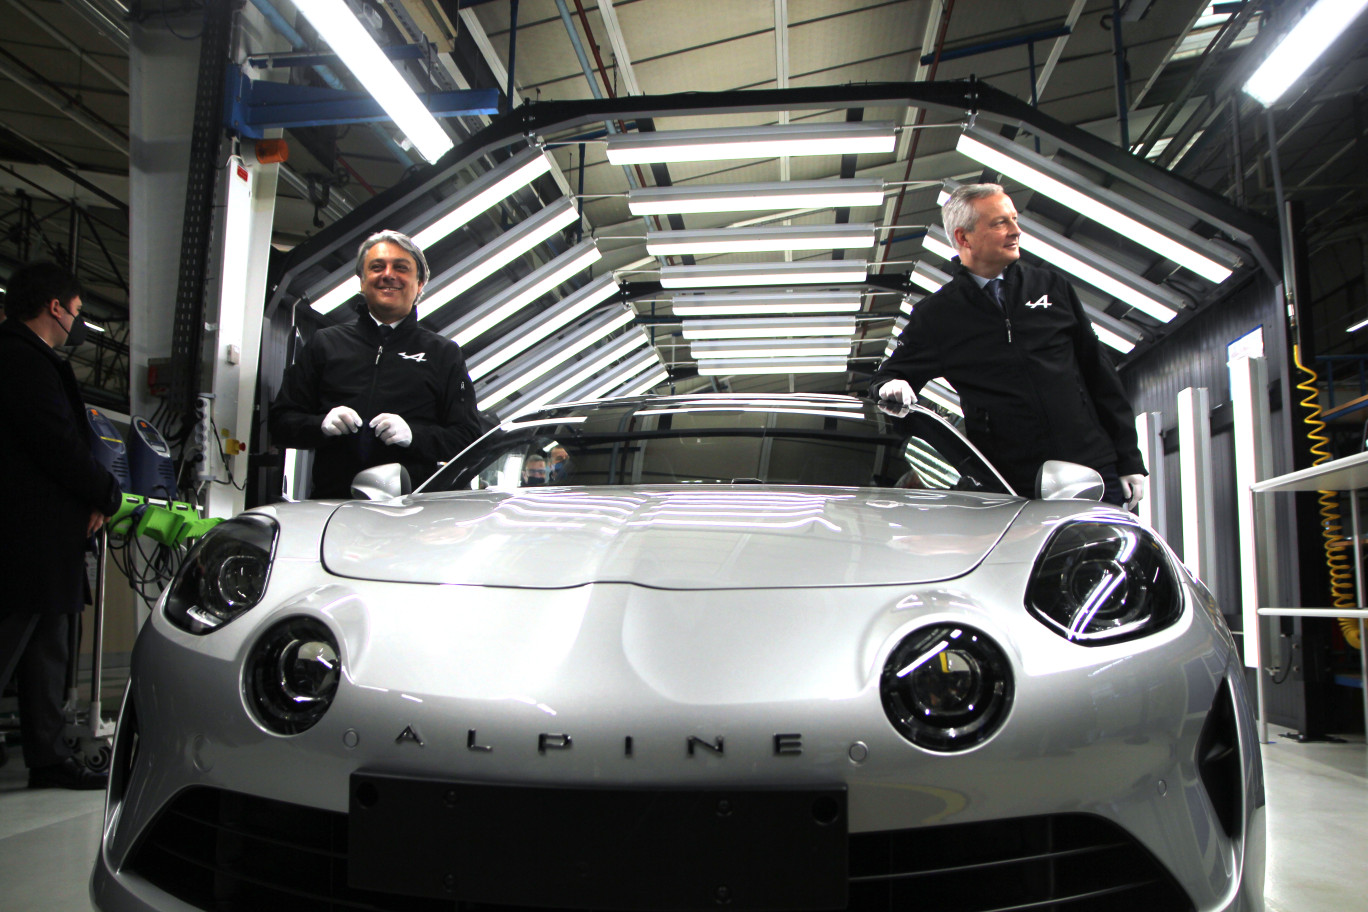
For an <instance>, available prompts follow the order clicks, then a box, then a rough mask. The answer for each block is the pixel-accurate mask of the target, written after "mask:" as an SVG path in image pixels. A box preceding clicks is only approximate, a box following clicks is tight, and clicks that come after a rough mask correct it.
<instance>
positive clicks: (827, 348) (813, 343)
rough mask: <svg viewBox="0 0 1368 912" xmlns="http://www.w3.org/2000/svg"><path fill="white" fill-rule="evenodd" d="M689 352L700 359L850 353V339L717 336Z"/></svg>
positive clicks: (694, 346)
mask: <svg viewBox="0 0 1368 912" xmlns="http://www.w3.org/2000/svg"><path fill="white" fill-rule="evenodd" d="M689 353H690V354H691V355H693V357H694V358H695V359H697V360H699V361H703V360H706V359H716V358H830V357H838V356H839V357H848V356H849V355H850V339H848V338H847V339H840V338H835V337H829V336H818V337H816V338H811V339H726V340H722V339H717V340H707V341H702V342H695V343H693V344H692V345H690V346H689Z"/></svg>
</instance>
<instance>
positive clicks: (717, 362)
mask: <svg viewBox="0 0 1368 912" xmlns="http://www.w3.org/2000/svg"><path fill="white" fill-rule="evenodd" d="M847 367H848V362H847V360H846V359H845V358H844V357H840V358H713V359H709V360H707V361H699V362H698V372H699V373H700V374H702V375H704V376H714V377H715V376H718V375H722V374H833V373H840V372H842V371H844V370H846V369H847Z"/></svg>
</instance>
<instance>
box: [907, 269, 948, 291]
mask: <svg viewBox="0 0 1368 912" xmlns="http://www.w3.org/2000/svg"><path fill="white" fill-rule="evenodd" d="M908 278H909V279H911V280H912V281H913V283H915V284H917V285H920V286H921V287H922V288H925V289H926V290H927V291H929V292H932V293H933V294H934V293H935V292H937V291H940V290H941V286H942V285H944V284H945V283H946V282H949V281H950V276H948V275H946V274H945V273H943V272H941V271H940V270H939V269H937V268H936V267H934V266H929V265H927V264H926V263H918V264H917V265H915V266H913V267H912V272H911V273H910V274H909V275H908Z"/></svg>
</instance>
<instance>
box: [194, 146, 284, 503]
mask: <svg viewBox="0 0 1368 912" xmlns="http://www.w3.org/2000/svg"><path fill="white" fill-rule="evenodd" d="M244 151H245V152H246V157H244V158H240V157H238V156H236V155H235V156H231V157H230V158H229V159H228V163H227V164H226V165H225V167H224V169H223V172H222V174H221V175H220V180H221V181H222V183H223V187H222V194H221V196H222V199H223V200H224V203H225V205H224V207H223V209H222V210H220V215H221V219H222V221H221V224H220V226H219V230H218V231H217V232H216V234H217V237H218V240H219V245H218V249H217V251H216V253H217V256H216V260H217V262H218V265H219V269H218V283H217V287H218V299H217V300H216V301H215V300H210V301H207V302H206V306H205V321H206V322H207V323H209V324H210V325H211V326H214V327H216V329H215V330H214V331H213V332H210V333H206V336H205V357H206V359H208V360H210V364H211V371H212V373H211V377H212V383H213V389H212V393H213V396H212V398H211V399H210V400H209V414H210V415H212V417H213V420H214V424H215V425H216V426H217V430H218V434H217V435H216V436H217V438H218V439H217V441H216V442H215V441H212V440H211V441H210V443H209V452H208V453H207V454H205V455H206V459H205V462H203V463H202V464H201V465H202V467H203V471H202V475H203V477H206V478H209V479H211V481H210V483H209V485H208V486H207V489H206V491H205V497H204V503H205V505H206V509H207V514H208V515H209V516H223V517H228V516H235V515H237V514H238V513H241V512H242V510H243V508H244V507H245V506H246V495H245V492H243V491H242V490H239V488H238V487H237V486H236V485H242V484H243V483H244V482H245V481H246V473H247V452H250V447H251V445H252V440H251V436H252V426H253V421H252V414H253V405H254V397H255V395H256V380H257V364H258V361H259V355H260V352H261V318H262V302H263V301H264V300H265V299H266V267H267V263H268V261H269V252H270V245H271V230H272V225H273V223H274V217H275V196H276V181H277V177H278V175H279V173H280V166H279V165H278V164H270V165H263V164H261V163H259V162H257V161H256V159H255V157H254V156H253V155H252V154H251V151H250V148H248V149H245V150H244ZM230 440H231V441H234V443H232V444H229V443H228V441H230ZM237 443H240V444H241V446H242V447H243V448H244V450H243V452H242V453H241V455H238V456H234V455H228V456H227V457H226V461H225V459H224V458H223V457H221V456H220V455H219V448H220V447H226V448H229V449H231V448H235V447H236V446H237ZM230 473H231V474H230ZM230 477H231V478H232V480H233V481H235V482H236V485H233V484H228V483H227V481H228V480H229V478H230Z"/></svg>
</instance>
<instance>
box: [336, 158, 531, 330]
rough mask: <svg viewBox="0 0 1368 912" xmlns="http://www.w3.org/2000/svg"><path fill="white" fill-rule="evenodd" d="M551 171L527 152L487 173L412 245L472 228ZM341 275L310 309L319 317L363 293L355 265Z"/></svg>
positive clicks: (415, 235) (407, 230)
mask: <svg viewBox="0 0 1368 912" xmlns="http://www.w3.org/2000/svg"><path fill="white" fill-rule="evenodd" d="M550 168H551V160H550V158H549V156H547V154H546V153H545V152H543V151H542V150H541V149H538V148H535V147H534V148H529V149H524V150H523V151H522V152H519V153H518V154H517V155H514V156H513V157H511V158H510V159H508V161H505V162H502V163H501V164H500V165H499V166H498V167H496V168H493V169H491V170H489V171H486V172H485V173H484V174H481V175H480V176H479V177H478V178H476V179H475V180H473V181H471V182H470V183H469V184H467V185H466V186H464V187H462V188H460V190H458V191H457V192H456V193H454V194H452V195H451V196H450V197H448V198H447V199H445V200H443V201H442V205H443V206H444V207H448V208H447V209H446V211H444V212H443V214H442V215H440V216H439V217H438V218H437V219H436V220H435V221H433V222H431V223H429V224H428V225H427V226H426V227H424V228H422V229H420V230H418V231H417V232H414V231H413V229H412V228H407V227H406V228H405V229H404V231H405V233H406V234H411V235H412V237H413V242H414V243H415V244H417V245H418V247H419V248H420V249H422V250H427V248H428V247H430V246H431V245H433V244H435V243H437V242H438V241H440V240H442V238H444V237H446V236H447V235H449V234H451V233H452V232H454V231H456V230H457V229H458V228H460V227H462V226H463V225H466V224H469V222H470V220H471V219H473V218H475V216H477V215H479V214H480V213H481V212H484V211H485V210H487V209H489V208H491V207H493V206H495V205H496V204H498V203H500V202H502V201H503V200H505V199H507V198H508V197H510V196H512V195H513V194H514V193H516V192H517V191H518V190H521V189H522V188H523V187H525V186H527V185H528V184H530V183H532V181H534V180H536V179H537V178H538V177H540V176H541V175H543V174H545V173H547V172H548V171H549V170H550ZM339 273H340V276H341V278H340V279H339V278H338V277H337V276H338V274H334V275H333V276H332V277H330V280H329V282H328V283H327V286H326V287H327V288H328V290H327V291H325V292H323V293H322V294H320V295H319V296H318V298H317V300H315V301H314V302H313V304H312V305H311V306H312V307H313V309H314V310H316V311H318V312H319V313H331V312H332V311H333V310H335V309H337V308H338V307H340V306H341V305H342V304H344V303H345V302H346V301H347V299H349V298H351V297H352V296H353V295H356V294H359V293H360V286H359V284H358V280H357V277H356V274H355V272H354V268H353V265H352V264H351V263H348V264H347V265H346V266H345V267H344V268H343V269H342V270H340V271H339Z"/></svg>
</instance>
